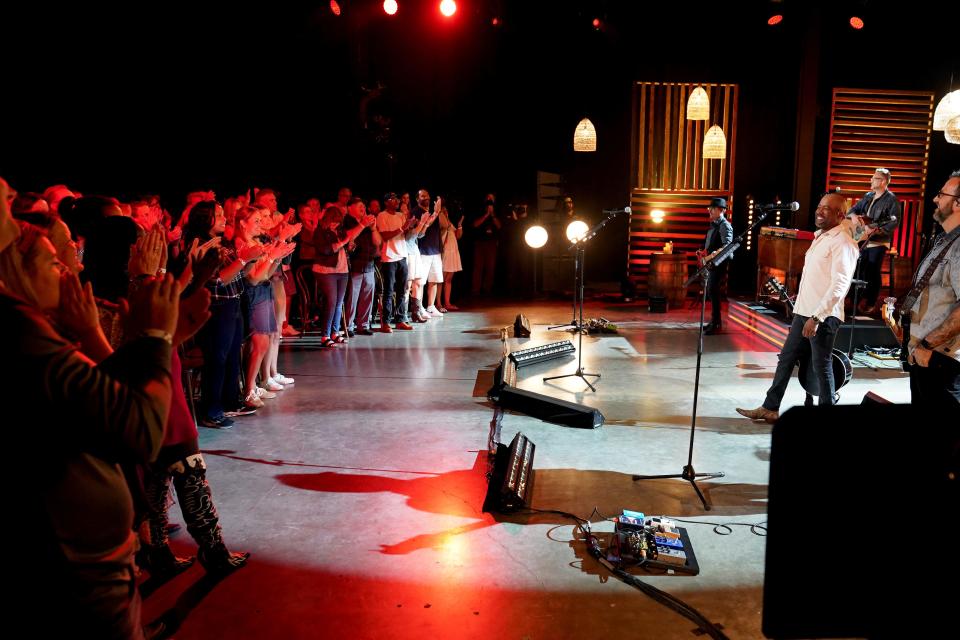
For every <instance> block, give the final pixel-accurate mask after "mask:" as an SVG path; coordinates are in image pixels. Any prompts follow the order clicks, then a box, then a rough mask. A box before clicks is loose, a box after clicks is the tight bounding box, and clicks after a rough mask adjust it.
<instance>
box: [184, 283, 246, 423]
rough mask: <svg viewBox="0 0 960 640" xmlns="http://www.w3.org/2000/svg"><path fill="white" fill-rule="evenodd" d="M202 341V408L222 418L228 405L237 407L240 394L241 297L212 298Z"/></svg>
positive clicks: (207, 413) (215, 416)
mask: <svg viewBox="0 0 960 640" xmlns="http://www.w3.org/2000/svg"><path fill="white" fill-rule="evenodd" d="M199 342H200V348H201V349H202V350H203V375H202V376H200V388H201V395H202V402H203V409H202V410H201V411H202V413H203V415H205V416H207V417H208V418H222V417H223V411H224V408H225V407H227V408H230V409H234V408H235V407H236V405H237V399H238V396H239V394H240V383H239V380H240V349H241V346H242V343H243V318H242V317H241V315H240V298H234V299H230V300H211V301H210V320H208V321H207V324H206V325H204V327H203V330H202V333H201V335H200V340H199ZM188 393H189V391H188Z"/></svg>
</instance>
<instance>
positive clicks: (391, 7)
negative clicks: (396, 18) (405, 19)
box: [383, 0, 399, 16]
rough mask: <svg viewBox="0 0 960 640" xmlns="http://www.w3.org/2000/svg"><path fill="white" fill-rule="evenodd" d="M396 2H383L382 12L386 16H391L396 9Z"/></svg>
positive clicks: (391, 0)
mask: <svg viewBox="0 0 960 640" xmlns="http://www.w3.org/2000/svg"><path fill="white" fill-rule="evenodd" d="M398 8H399V7H398V5H397V0H383V11H384V13H386V14H387V15H388V16H392V15H393V14H395V13H396V12H397V9H398Z"/></svg>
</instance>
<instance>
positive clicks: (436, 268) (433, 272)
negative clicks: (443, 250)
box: [420, 253, 443, 282]
mask: <svg viewBox="0 0 960 640" xmlns="http://www.w3.org/2000/svg"><path fill="white" fill-rule="evenodd" d="M420 277H421V278H422V279H424V280H426V281H427V282H443V258H442V257H441V256H440V254H439V253H435V254H433V255H432V256H425V255H423V254H420Z"/></svg>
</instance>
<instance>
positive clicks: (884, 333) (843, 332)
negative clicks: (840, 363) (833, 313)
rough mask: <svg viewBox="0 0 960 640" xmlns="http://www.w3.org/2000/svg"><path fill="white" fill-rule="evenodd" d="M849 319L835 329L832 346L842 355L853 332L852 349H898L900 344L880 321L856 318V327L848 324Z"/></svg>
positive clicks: (888, 328)
mask: <svg viewBox="0 0 960 640" xmlns="http://www.w3.org/2000/svg"><path fill="white" fill-rule="evenodd" d="M849 323H850V318H849V317H848V318H847V321H846V322H845V323H844V324H841V325H840V328H839V329H837V340H836V342H834V344H833V346H834V348H836V349H840V351H843V352H844V353H846V352H847V348H848V347H849V345H850V332H851V331H853V348H854V349H862V348H863V347H899V346H900V343H899V342H898V341H897V338H896V336H894V335H893V332H892V331H890V327H888V326H887V325H886V323H884V322H883V321H882V320H861V319H859V318H857V326H856V327H855V328H854V327H853V325H851V324H849Z"/></svg>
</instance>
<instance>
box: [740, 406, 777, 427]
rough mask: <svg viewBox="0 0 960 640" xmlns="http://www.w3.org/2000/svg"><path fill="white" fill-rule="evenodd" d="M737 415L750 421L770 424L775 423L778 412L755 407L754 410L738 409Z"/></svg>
mask: <svg viewBox="0 0 960 640" xmlns="http://www.w3.org/2000/svg"><path fill="white" fill-rule="evenodd" d="M737 413H739V414H740V415H742V416H743V417H745V418H750V419H751V420H763V421H764V422H769V423H771V424H773V423H774V422H776V421H777V418H779V417H780V412H779V411H771V410H770V409H765V408H764V407H757V408H756V409H739V408H738V409H737Z"/></svg>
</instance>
